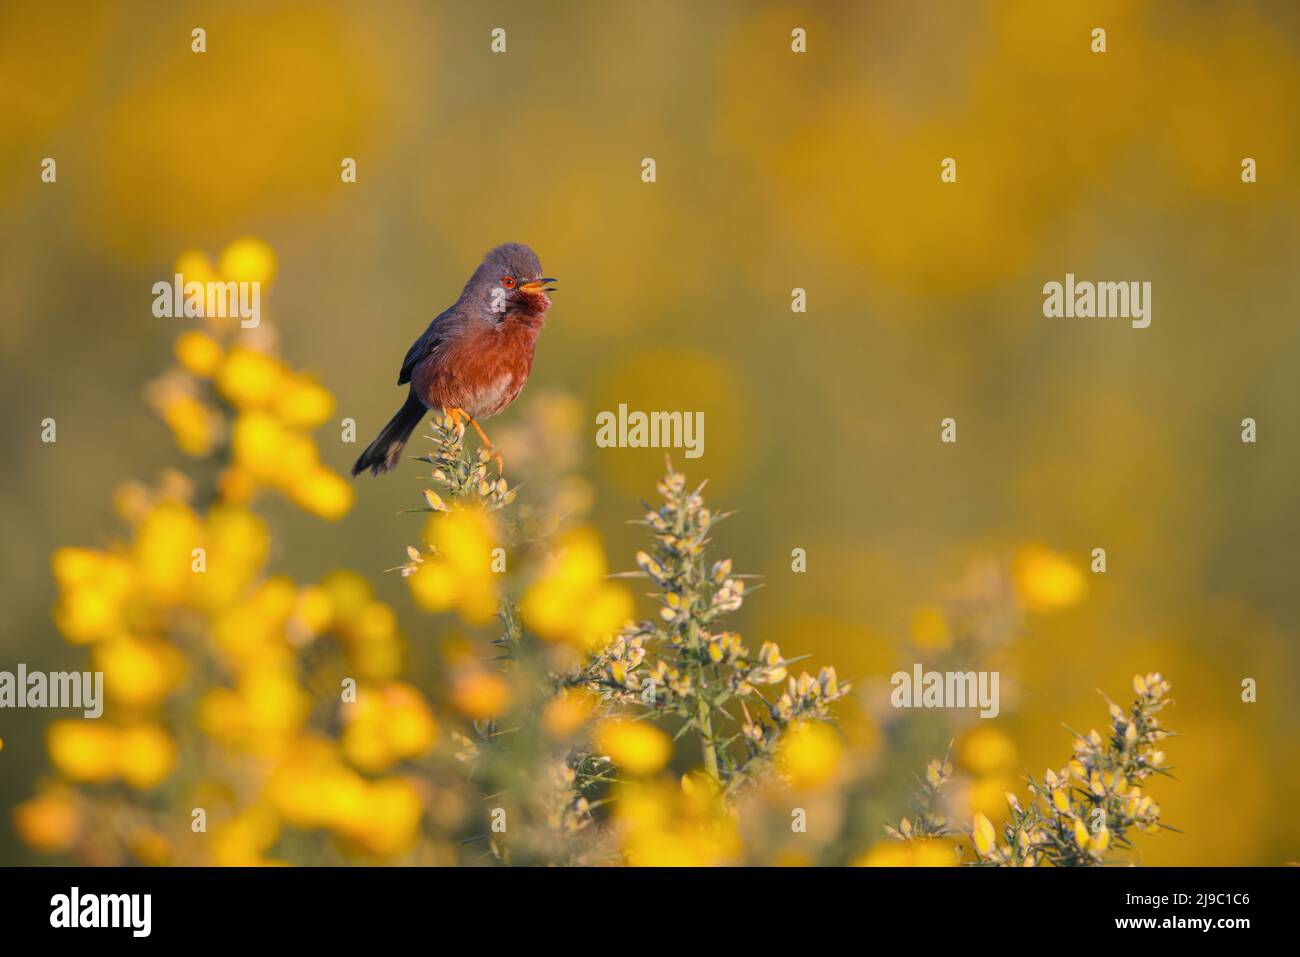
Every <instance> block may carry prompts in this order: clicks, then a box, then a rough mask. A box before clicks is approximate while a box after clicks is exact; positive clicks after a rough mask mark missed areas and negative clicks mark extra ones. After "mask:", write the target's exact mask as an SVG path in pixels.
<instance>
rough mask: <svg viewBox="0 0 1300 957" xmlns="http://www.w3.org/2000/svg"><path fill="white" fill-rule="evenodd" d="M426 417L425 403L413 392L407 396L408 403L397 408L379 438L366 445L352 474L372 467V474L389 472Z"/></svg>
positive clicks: (354, 474)
mask: <svg viewBox="0 0 1300 957" xmlns="http://www.w3.org/2000/svg"><path fill="white" fill-rule="evenodd" d="M422 418H424V404H423V403H422V402H421V401H420V400H419V399H417V398H416V397H415V394H414V393H412V394H410V395H408V396H407V397H406V404H405V405H403V406H402V407H401V408H400V409H398V410H397V415H395V416H393V417H392V418H391V419H389V420H388V424H387V425H386V426H384V428H383V430H382V431H380V433H379V436H378V438H376V439H375V440H374V441H373V442H371V443H370V444H369V445H367V446H366V450H365V451H364V452H362V453H361V457H360V458H359V459H357V462H356V464H355V465H353V466H352V475H353V477H356V476H358V475H360V474H361V473H362V472H364V471H365V470H366V469H370V474H371V475H379V474H380V473H382V472H388V471H390V470H391V469H392V468H393V467H395V466H396V465H397V459H398V457H399V456H401V454H402V449H403V448H404V447H405V446H406V440H407V439H409V438H410V437H411V433H412V432H414V431H415V427H416V426H417V425H419V424H420V420H421V419H422Z"/></svg>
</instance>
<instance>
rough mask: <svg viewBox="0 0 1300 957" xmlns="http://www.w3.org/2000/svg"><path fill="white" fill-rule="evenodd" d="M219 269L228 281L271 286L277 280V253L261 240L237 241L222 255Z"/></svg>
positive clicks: (245, 239)
mask: <svg viewBox="0 0 1300 957" xmlns="http://www.w3.org/2000/svg"><path fill="white" fill-rule="evenodd" d="M217 268H218V270H220V272H221V275H222V277H223V278H225V279H227V280H232V281H234V282H259V283H263V284H265V285H269V284H270V283H271V281H272V280H273V279H274V278H275V270H276V262H275V251H274V250H273V249H272V248H271V247H270V246H269V245H267V244H266V243H265V242H263V241H262V240H260V239H255V238H253V237H245V238H243V239H236V240H235V241H234V242H232V243H231V244H230V245H229V246H227V247H226V248H225V250H224V251H223V252H222V253H221V259H220V260H219V261H218V263H217Z"/></svg>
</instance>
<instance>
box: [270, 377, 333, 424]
mask: <svg viewBox="0 0 1300 957" xmlns="http://www.w3.org/2000/svg"><path fill="white" fill-rule="evenodd" d="M333 411H334V396H333V395H331V394H330V392H329V390H328V389H325V388H324V387H322V386H321V385H319V384H318V383H317V382H316V381H315V380H314V379H312V378H311V377H310V376H306V375H295V376H290V377H287V378H286V380H285V382H284V383H283V385H282V388H281V390H280V393H279V394H278V395H277V396H276V397H275V414H276V415H277V416H279V418H280V421H281V422H283V423H284V424H285V425H287V426H290V427H291V428H296V429H314V428H315V427H316V426H318V425H320V424H321V423H322V422H324V421H325V420H326V419H328V418H329V417H330V414H331V413H332V412H333Z"/></svg>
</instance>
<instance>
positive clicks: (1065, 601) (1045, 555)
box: [1011, 545, 1088, 612]
mask: <svg viewBox="0 0 1300 957" xmlns="http://www.w3.org/2000/svg"><path fill="white" fill-rule="evenodd" d="M1011 574H1012V578H1013V580H1014V582H1015V586H1016V592H1017V593H1018V594H1019V595H1020V600H1021V602H1022V603H1023V604H1024V606H1025V608H1026V609H1027V610H1028V611H1031V612H1050V611H1059V610H1061V609H1063V608H1070V607H1072V606H1074V605H1077V604H1078V603H1079V602H1081V601H1083V599H1084V596H1085V595H1087V594H1088V579H1087V578H1085V577H1084V574H1083V572H1082V571H1080V570H1079V569H1078V568H1077V567H1076V566H1075V565H1073V564H1072V563H1070V562H1069V561H1068V560H1067V559H1065V558H1063V557H1061V556H1060V555H1058V554H1056V553H1055V552H1053V551H1051V550H1050V549H1047V548H1044V547H1043V546H1042V545H1026V546H1025V547H1024V548H1022V549H1020V551H1019V552H1018V553H1017V555H1016V557H1015V560H1014V561H1013V562H1012V567H1011Z"/></svg>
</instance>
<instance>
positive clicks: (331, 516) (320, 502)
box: [289, 468, 356, 522]
mask: <svg viewBox="0 0 1300 957" xmlns="http://www.w3.org/2000/svg"><path fill="white" fill-rule="evenodd" d="M289 497H290V498H291V499H293V502H294V504H295V505H297V506H299V507H300V508H301V509H302V510H303V511H305V512H310V513H311V514H312V515H316V516H318V517H320V518H323V519H326V520H328V521H331V522H333V521H337V520H338V519H340V518H342V517H343V516H344V515H346V514H347V513H348V510H349V509H350V508H352V502H353V501H354V499H355V497H356V492H354V491H353V488H352V486H351V485H349V484H348V482H347V481H346V480H345V479H343V477H342V476H339V475H335V474H334V473H333V472H331V471H330V470H329V469H327V468H317V469H313V470H312V471H311V472H309V473H308V474H307V475H304V476H301V477H300V478H299V479H298V480H297V481H296V482H294V484H293V485H292V486H291V487H290V489H289Z"/></svg>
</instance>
